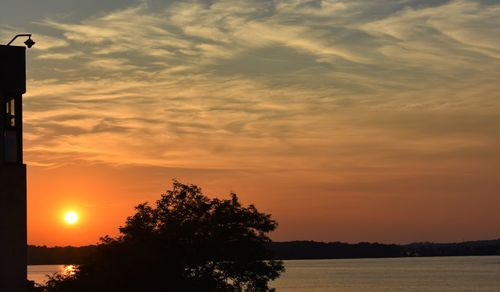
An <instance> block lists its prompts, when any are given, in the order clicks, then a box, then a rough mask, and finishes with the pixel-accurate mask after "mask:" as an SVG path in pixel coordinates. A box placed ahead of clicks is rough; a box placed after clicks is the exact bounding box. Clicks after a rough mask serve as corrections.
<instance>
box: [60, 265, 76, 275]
mask: <svg viewBox="0 0 500 292" xmlns="http://www.w3.org/2000/svg"><path fill="white" fill-rule="evenodd" d="M77 268H78V266H77V265H64V266H62V267H61V270H60V272H59V273H60V274H61V275H64V276H73V275H74V274H75V272H76V269H77Z"/></svg>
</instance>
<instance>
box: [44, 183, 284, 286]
mask: <svg viewBox="0 0 500 292" xmlns="http://www.w3.org/2000/svg"><path fill="white" fill-rule="evenodd" d="M276 227H277V223H276V221H274V220H272V219H271V216H270V215H268V214H263V213H260V212H259V211H257V209H256V208H255V206H253V205H250V206H248V207H244V206H242V205H241V204H240V202H239V201H238V198H237V196H236V194H231V198H230V199H224V200H220V199H210V198H208V197H206V196H204V195H203V194H202V192H201V189H200V188H199V187H197V186H195V185H186V184H182V183H180V182H177V181H174V183H173V189H172V190H169V191H167V192H166V193H165V194H163V195H162V196H161V199H160V200H158V201H157V202H156V206H155V207H151V206H150V205H148V204H147V203H145V204H141V205H138V206H137V207H136V213H135V214H134V215H133V216H131V217H129V218H127V221H126V224H125V226H123V227H121V228H120V233H121V235H120V236H118V237H116V238H111V237H104V238H102V239H101V243H100V245H99V246H98V248H97V249H96V252H95V253H94V254H93V255H92V256H90V257H89V258H88V259H87V260H85V261H84V263H83V264H82V265H80V266H79V268H78V269H77V271H76V273H75V274H74V275H65V276H64V275H58V276H55V277H52V278H51V279H50V280H49V282H48V283H47V286H46V290H47V291H272V289H270V288H269V287H268V283H269V281H271V280H273V279H276V278H277V277H279V275H280V273H281V272H283V271H284V268H283V264H282V262H281V261H275V260H268V259H270V258H271V257H270V255H269V254H268V249H267V248H266V246H267V244H268V243H269V242H270V239H269V237H268V236H267V235H266V234H267V233H269V232H271V231H273V230H274V229H275V228H276Z"/></svg>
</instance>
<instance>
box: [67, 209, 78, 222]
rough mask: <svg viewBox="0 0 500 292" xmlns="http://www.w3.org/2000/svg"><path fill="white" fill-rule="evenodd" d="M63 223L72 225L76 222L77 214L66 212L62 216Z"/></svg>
mask: <svg viewBox="0 0 500 292" xmlns="http://www.w3.org/2000/svg"><path fill="white" fill-rule="evenodd" d="M64 221H66V223H68V224H70V225H73V224H75V223H76V222H77V221H78V214H76V213H75V212H68V213H66V214H65V215H64Z"/></svg>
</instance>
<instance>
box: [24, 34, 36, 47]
mask: <svg viewBox="0 0 500 292" xmlns="http://www.w3.org/2000/svg"><path fill="white" fill-rule="evenodd" d="M24 44H25V45H26V47H28V49H29V48H31V47H32V46H34V45H35V41H33V40H32V39H31V36H30V37H29V38H28V39H27V40H26V41H25V42H24Z"/></svg>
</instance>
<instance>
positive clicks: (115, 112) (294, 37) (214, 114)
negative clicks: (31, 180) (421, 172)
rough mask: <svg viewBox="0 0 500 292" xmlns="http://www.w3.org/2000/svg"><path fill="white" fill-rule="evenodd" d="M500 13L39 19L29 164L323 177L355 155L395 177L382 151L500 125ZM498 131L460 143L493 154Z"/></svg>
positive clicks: (240, 12) (128, 14) (204, 11)
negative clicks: (278, 171) (70, 159)
mask: <svg viewBox="0 0 500 292" xmlns="http://www.w3.org/2000/svg"><path fill="white" fill-rule="evenodd" d="M499 13H500V6H499V5H492V4H488V3H481V2H478V1H462V0H461V1H333V0H332V1H273V2H270V1H244V0H241V1H215V2H210V3H208V2H203V1H181V2H174V3H165V4H161V3H159V2H154V3H153V2H148V1H144V2H141V4H138V5H135V6H131V7H125V8H123V9H118V10H114V11H112V12H109V13H106V14H103V15H97V16H93V17H88V18H86V19H82V20H80V21H78V22H69V21H67V20H66V21H60V20H56V19H50V18H45V19H42V20H40V21H38V22H37V25H38V26H39V27H41V28H48V29H50V30H51V31H54V32H57V34H55V35H57V36H54V37H47V38H46V37H42V39H41V41H40V43H41V49H40V50H39V51H33V52H32V54H33V57H34V60H33V62H32V64H31V66H32V69H31V72H30V76H31V80H30V90H29V94H28V95H27V97H26V109H27V114H26V123H27V131H28V133H27V140H28V141H27V143H26V145H27V147H28V151H29V152H28V153H29V154H28V155H27V157H28V159H30V160H32V161H31V162H38V163H42V162H41V161H39V160H44V158H43V157H44V155H43V153H44V151H46V149H48V148H49V147H50V149H51V151H56V152H57V151H59V152H60V153H80V155H79V157H81V158H83V159H88V160H89V161H93V160H96V161H101V162H106V163H112V164H114V163H120V164H122V163H131V164H141V163H144V164H153V165H161V166H179V167H193V166H194V165H198V166H200V167H208V168H210V167H213V168H232V167H234V166H235V164H237V165H238V166H242V167H245V168H248V169H262V168H272V167H277V166H279V165H282V166H284V167H285V168H288V167H289V166H285V165H290V164H295V165H296V166H297V167H302V168H307V169H310V170H314V171H321V170H322V169H323V168H324V167H325V165H330V164H332V163H333V164H335V163H334V161H345V163H344V162H343V165H346V167H347V165H349V164H350V163H349V161H351V162H352V163H351V164H355V163H354V162H353V161H354V160H356V158H355V157H356V155H359V153H360V152H362V153H364V154H363V156H364V159H365V161H367V163H370V164H372V165H378V166H384V167H403V166H402V165H403V164H404V163H400V164H401V165H400V166H396V165H397V164H398V163H396V164H391V163H393V162H391V163H389V162H388V159H389V158H387V157H388V156H387V155H389V153H387V155H382V152H383V151H382V150H381V149H383V148H384V147H385V148H386V149H390V153H391V154H390V155H397V156H398V157H404V156H405V155H412V156H414V155H415V156H418V154H419V153H430V152H435V153H443V151H450V152H453V149H454V148H456V149H462V148H463V147H464V145H458V144H459V143H458V142H457V137H456V135H455V134H454V133H456V131H454V129H456V128H457V127H460V125H463V124H461V123H455V122H459V121H460V119H461V118H463V117H469V118H472V119H475V120H476V121H477V123H475V124H474V125H475V126H477V127H483V128H485V127H486V128H488V127H487V125H489V124H490V123H492V122H493V121H494V120H495V119H496V114H495V112H497V111H498V107H499V106H500V104H499V103H498V102H497V101H496V100H497V97H498V96H496V95H495V94H496V92H498V89H499V88H498V85H497V82H495V81H494V80H497V79H498V78H499V77H500V76H499V73H498V72H500V71H499V69H500V61H499V59H498V56H499V50H498V47H499V46H498V45H499V43H498V40H499V39H500V38H499V35H498V30H497V29H496V28H497V27H498V26H499V23H498V22H499V19H498V17H496V16H497V15H499ZM45 43H46V44H45ZM47 69H48V70H50V71H49V72H47V71H46V70H47ZM61 116H64V117H67V118H65V119H60V120H57V121H54V122H51V123H47V122H46V121H47V120H51V119H52V118H54V117H56V118H57V117H61ZM408 116H411V117H413V118H412V119H414V120H417V121H418V120H419V119H426V117H429V116H440V117H442V120H435V119H431V120H430V121H433V122H434V123H436V125H439V127H436V126H433V124H432V123H422V124H420V123H418V122H411V123H409V122H407V119H406V117H408ZM481 116H485V117H487V118H484V119H480V118H479V117H481ZM71 117H73V118H71ZM388 119H389V121H390V122H387V123H390V124H391V125H392V126H390V127H389V125H388V124H387V123H383V121H387V120H388ZM428 128H444V129H442V131H441V132H440V135H442V137H441V138H440V139H436V137H435V136H434V135H432V134H430V133H429V134H428V135H426V134H422V133H425V131H427V129H428ZM494 131H496V130H493V132H494ZM35 132H36V134H34V133H35ZM493 132H491V131H486V132H481V133H478V134H477V135H476V136H475V139H476V142H475V143H471V144H470V145H469V146H467V147H470V148H472V149H476V150H477V151H481V149H485V147H486V148H487V147H489V146H487V145H489V144H488V143H489V142H488V141H491V140H492V139H493V138H492V135H493V134H494V133H493ZM412 135H416V136H418V137H419V142H418V143H417V142H416V141H411V139H410V140H409V141H405V142H403V141H402V140H401V139H402V137H411V136H412ZM493 140H495V139H493ZM95 141H99V142H98V143H96V142H95ZM44 145H45V146H44ZM352 149H356V151H353V150H352ZM376 149H379V150H376ZM340 153H342V154H340ZM457 155H458V154H457ZM255 157H258V159H255ZM402 160H404V159H402ZM51 161H52V162H51V163H56V164H57V163H65V161H67V159H66V158H65V159H64V160H61V161H60V162H54V160H53V159H51Z"/></svg>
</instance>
